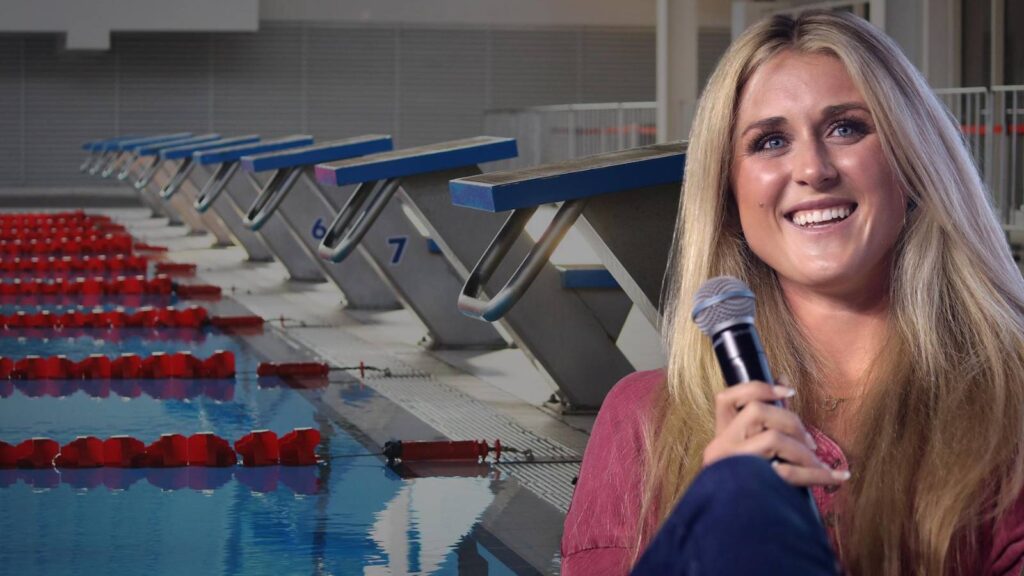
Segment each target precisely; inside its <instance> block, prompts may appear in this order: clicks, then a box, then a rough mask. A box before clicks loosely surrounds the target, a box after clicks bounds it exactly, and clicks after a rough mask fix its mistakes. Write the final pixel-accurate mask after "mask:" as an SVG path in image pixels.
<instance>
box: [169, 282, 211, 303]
mask: <svg viewBox="0 0 1024 576" xmlns="http://www.w3.org/2000/svg"><path fill="white" fill-rule="evenodd" d="M220 292H221V291H220V286H213V285H210V284H174V293H175V294H177V295H178V296H179V297H181V298H186V299H206V300H209V299H216V298H220Z"/></svg>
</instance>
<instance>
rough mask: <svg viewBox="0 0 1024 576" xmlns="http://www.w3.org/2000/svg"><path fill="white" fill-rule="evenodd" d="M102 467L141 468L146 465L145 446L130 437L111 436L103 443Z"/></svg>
mask: <svg viewBox="0 0 1024 576" xmlns="http://www.w3.org/2000/svg"><path fill="white" fill-rule="evenodd" d="M103 465H104V466H108V467H110V468H142V467H143V466H145V465H146V445H145V444H143V443H142V441H141V440H136V439H135V438H132V437H131V436H111V437H110V438H107V440H106V441H104V442H103Z"/></svg>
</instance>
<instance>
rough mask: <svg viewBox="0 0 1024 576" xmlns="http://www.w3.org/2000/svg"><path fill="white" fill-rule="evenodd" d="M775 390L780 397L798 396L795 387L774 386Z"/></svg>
mask: <svg viewBox="0 0 1024 576" xmlns="http://www.w3.org/2000/svg"><path fill="white" fill-rule="evenodd" d="M773 391H774V392H775V395H776V396H778V397H779V398H792V397H793V396H796V390H795V389H793V388H787V387H785V386H774V387H773Z"/></svg>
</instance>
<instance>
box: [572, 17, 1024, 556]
mask: <svg viewBox="0 0 1024 576" xmlns="http://www.w3.org/2000/svg"><path fill="white" fill-rule="evenodd" d="M676 239H677V241H676V245H675V247H674V258H673V259H674V263H673V270H672V274H671V275H670V281H669V282H668V284H667V308H666V315H665V325H664V332H665V336H666V343H667V349H668V351H669V362H668V367H667V368H666V370H665V371H664V372H647V373H638V374H634V375H631V376H629V377H627V378H625V379H624V380H623V381H622V382H620V383H619V384H618V385H617V386H616V387H615V389H613V390H612V392H611V393H610V394H609V396H608V398H607V400H606V401H605V405H604V407H603V408H602V410H601V413H600V414H599V416H598V419H597V422H596V423H595V426H594V431H593V434H592V436H591V440H590V444H589V445H588V447H587V453H586V455H585V457H584V462H583V466H582V469H581V472H580V477H579V483H578V485H577V488H576V494H575V496H574V501H573V504H572V507H571V508H570V511H569V515H568V517H567V518H566V525H565V536H564V538H563V544H562V548H563V550H562V552H563V557H564V559H563V569H564V571H565V573H566V574H574V573H581V574H582V573H588V574H594V573H597V574H601V573H607V574H615V573H623V572H625V571H627V570H628V569H629V566H630V565H631V564H632V563H633V562H635V561H636V558H637V557H638V555H639V554H640V552H642V550H643V548H644V546H645V545H646V543H647V542H649V540H650V539H651V538H652V536H653V535H654V533H655V532H656V531H657V527H658V525H659V524H660V523H661V522H662V521H663V520H664V519H665V518H666V516H667V515H668V514H669V512H670V511H671V510H672V508H673V505H674V504H675V502H676V501H677V500H678V499H679V498H680V496H681V495H682V494H683V492H684V491H685V490H686V489H687V487H688V486H689V484H690V483H691V482H692V481H693V479H694V477H695V476H696V475H697V474H698V472H700V471H701V469H702V468H704V467H706V466H708V465H710V464H712V463H714V462H717V461H719V460H721V459H723V458H727V457H730V456H735V455H743V454H756V455H760V456H762V457H765V458H772V457H775V456H778V457H779V458H780V459H781V460H783V461H785V462H786V463H783V464H779V465H777V466H776V467H775V468H776V471H777V473H778V474H779V475H780V476H781V477H782V478H783V479H784V480H785V481H786V482H788V483H790V484H793V485H797V486H810V487H811V489H812V493H813V495H814V496H815V500H816V501H817V504H818V507H819V509H820V511H821V514H822V517H823V519H824V521H825V524H826V526H827V527H828V530H829V536H830V538H831V540H832V545H833V547H834V549H835V551H836V553H837V555H838V557H839V559H840V561H841V562H842V564H843V566H844V568H845V569H846V571H847V572H848V573H850V574H866V575H872V576H874V575H889V574H893V575H895V574H905V573H919V574H1017V573H1020V572H1021V570H1022V569H1024V503H1021V502H1018V497H1019V495H1020V493H1021V489H1022V485H1024V442H1022V441H1024V315H1022V311H1024V281H1022V279H1021V274H1020V272H1019V271H1018V269H1017V267H1016V265H1015V264H1014V262H1013V259H1012V257H1011V254H1010V252H1009V250H1008V247H1007V245H1006V241H1005V239H1004V237H1003V234H1002V230H1001V228H1000V226H999V224H998V222H997V220H996V218H995V217H994V215H993V213H992V210H991V208H990V206H989V200H988V196H987V193H986V191H985V189H984V187H983V185H982V183H981V181H980V179H979V177H978V174H977V171H976V169H975V167H974V165H973V163H972V160H971V157H970V155H969V154H968V151H967V149H966V147H965V145H964V142H963V140H962V138H961V136H960V133H959V130H958V126H957V124H956V123H955V121H954V120H953V119H952V118H951V116H950V115H949V113H948V112H947V111H946V109H945V108H944V107H943V106H942V104H941V103H940V102H939V101H938V100H937V99H936V97H935V96H934V95H933V93H932V92H931V90H930V89H929V87H928V86H927V84H926V82H925V81H924V79H923V78H922V77H921V75H920V74H919V73H918V72H917V71H916V69H915V68H914V67H913V66H912V65H911V64H910V63H909V62H908V61H907V59H906V58H905V57H904V56H903V55H902V53H901V52H900V50H899V48H898V47H897V46H896V45H895V44H894V43H893V42H892V41H891V40H890V39H888V38H887V37H885V36H884V34H882V33H880V32H878V31H877V30H875V29H874V28H873V27H872V26H870V25H869V24H868V23H866V22H865V21H863V20H861V19H859V18H857V17H855V16H852V15H849V14H843V13H831V12H821V11H814V12H806V13H804V14H803V15H801V16H800V17H798V18H797V19H795V20H794V19H792V18H789V17H785V16H777V17H774V18H772V19H770V20H766V21H764V22H761V23H759V24H758V25H755V26H753V27H752V28H751V29H749V30H748V31H746V32H745V33H744V34H743V35H742V36H741V37H740V38H739V39H737V40H736V42H734V44H733V45H732V46H731V47H730V49H729V50H728V52H727V53H726V55H725V56H724V57H723V59H722V61H721V62H720V63H719V65H718V68H717V70H716V71H715V73H714V75H713V76H712V78H711V79H710V80H709V83H708V86H707V88H706V89H705V92H704V95H703V97H702V99H701V103H700V106H699V108H698V111H697V115H696V118H695V120H694V125H693V128H692V131H691V139H690V146H689V153H688V157H687V166H686V176H685V184H684V187H683V201H682V203H681V207H680V217H679V223H678V228H677V231H676ZM720 275H731V276H735V277H737V278H740V279H742V280H744V281H745V282H746V283H747V284H748V285H749V286H751V288H752V289H753V290H754V292H755V293H756V294H757V297H758V313H757V324H758V329H759V330H760V332H761V335H762V339H763V341H764V345H765V348H766V353H767V355H768V359H769V363H770V364H771V366H772V370H773V372H774V373H775V374H786V375H789V379H788V380H787V382H786V384H787V386H783V387H772V386H769V385H767V384H764V383H756V382H755V383H748V384H743V385H740V386H736V387H733V388H730V389H727V390H726V389H723V384H722V377H721V374H720V372H719V368H718V365H717V363H716V360H715V358H714V354H713V351H712V349H711V345H710V342H709V341H708V339H707V338H706V337H705V336H704V335H703V334H701V333H700V332H699V331H698V329H697V327H696V326H695V325H694V324H693V322H692V321H691V319H690V317H689V315H690V307H691V305H692V298H693V296H694V294H695V293H696V291H697V289H698V288H699V286H700V285H701V284H702V283H703V282H704V281H705V280H707V279H709V278H712V277H715V276H720ZM778 398H787V402H788V406H789V408H790V410H791V411H790V410H785V409H782V408H776V407H774V406H772V405H771V404H770V403H769V402H768V401H770V400H772V399H778ZM738 553H742V552H741V551H738Z"/></svg>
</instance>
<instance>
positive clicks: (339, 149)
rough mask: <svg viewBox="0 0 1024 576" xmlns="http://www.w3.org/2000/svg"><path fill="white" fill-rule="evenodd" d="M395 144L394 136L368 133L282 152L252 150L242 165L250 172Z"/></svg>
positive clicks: (371, 151)
mask: <svg viewBox="0 0 1024 576" xmlns="http://www.w3.org/2000/svg"><path fill="white" fill-rule="evenodd" d="M393 147H394V145H393V143H392V142H391V136H383V135H379V134H368V135H365V136H357V137H355V138H346V139H344V140H334V141H331V142H323V143H320V144H314V145H312V146H302V147H300V148H290V149H287V150H284V151H279V152H266V153H263V154H248V155H246V156H242V158H241V161H242V168H245V169H246V170H248V171H249V172H263V171H265V170H279V169H282V168H292V167H295V166H309V165H310V164H319V163H321V162H332V161H335V160H344V159H347V158H355V157H357V156H366V155H367V154H374V153H377V152H386V151H388V150H391V149H392V148H393Z"/></svg>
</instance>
